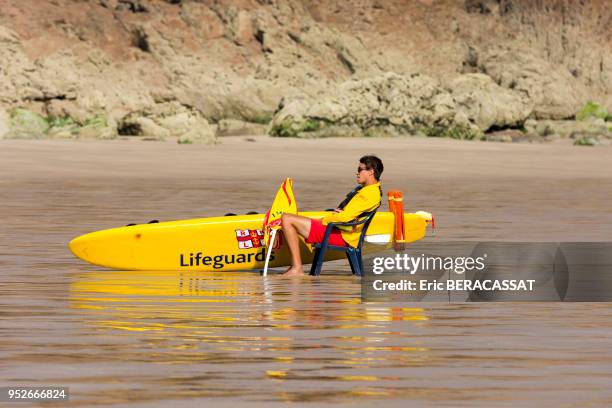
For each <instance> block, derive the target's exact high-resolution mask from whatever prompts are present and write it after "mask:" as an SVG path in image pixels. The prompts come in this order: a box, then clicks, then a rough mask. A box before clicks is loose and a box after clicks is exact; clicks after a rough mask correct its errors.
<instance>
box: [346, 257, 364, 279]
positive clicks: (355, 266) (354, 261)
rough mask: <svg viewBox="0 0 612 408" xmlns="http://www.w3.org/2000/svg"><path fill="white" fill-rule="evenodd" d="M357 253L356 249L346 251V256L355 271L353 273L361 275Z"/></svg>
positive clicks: (352, 270)
mask: <svg viewBox="0 0 612 408" xmlns="http://www.w3.org/2000/svg"><path fill="white" fill-rule="evenodd" d="M355 255H356V254H355V251H346V257H347V258H348V261H349V265H351V272H353V275H357V276H361V274H360V270H359V261H358V260H357V257H356V256H355Z"/></svg>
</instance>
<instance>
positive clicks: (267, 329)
mask: <svg viewBox="0 0 612 408" xmlns="http://www.w3.org/2000/svg"><path fill="white" fill-rule="evenodd" d="M359 293H360V292H359V281H358V280H355V279H353V278H351V277H347V276H343V277H338V276H329V277H326V278H325V281H322V280H315V279H309V278H306V279H304V280H302V281H287V280H285V279H281V278H278V277H271V278H268V279H262V278H261V277H260V276H259V275H255V274H245V273H234V274H231V273H219V274H214V273H201V272H109V271H104V272H86V273H80V274H78V275H75V276H73V279H72V282H71V285H70V308H71V309H72V310H76V311H78V313H80V314H82V322H83V323H84V324H85V325H86V326H87V327H89V328H90V329H91V330H93V331H95V332H96V333H97V335H98V336H106V335H109V336H112V337H113V338H115V339H123V340H121V341H120V343H121V344H122V346H120V347H116V348H115V349H114V350H113V352H114V353H115V356H114V357H113V359H115V358H117V359H120V360H133V359H137V360H138V361H139V362H141V363H142V362H144V363H155V364H164V365H180V366H181V367H190V366H192V367H194V368H197V371H198V372H199V373H200V374H198V375H199V376H202V375H203V374H202V373H201V370H205V371H206V374H205V375H204V377H205V381H204V378H202V379H199V380H198V379H193V378H191V377H187V378H184V377H179V378H180V380H179V379H177V378H173V379H169V380H168V383H166V384H165V386H166V387H165V388H164V392H169V390H170V389H174V391H173V392H176V393H178V394H179V395H183V391H184V389H183V387H184V385H185V384H184V383H183V382H184V381H186V382H187V383H189V384H191V385H193V384H194V381H195V383H196V384H199V385H198V387H199V388H198V389H199V391H200V394H199V395H200V396H201V395H205V394H207V393H209V392H211V393H213V394H214V395H228V396H230V395H232V396H235V395H237V394H238V395H245V396H246V395H248V396H250V397H249V398H254V399H260V398H258V397H257V396H258V395H260V394H261V396H262V397H263V396H264V395H265V399H280V400H327V399H337V398H342V397H347V396H355V395H362V396H368V395H371V396H377V395H378V396H380V395H387V394H388V393H389V391H388V390H385V388H386V387H384V386H383V384H385V383H388V382H389V381H391V382H394V381H398V380H399V379H400V378H399V377H397V376H394V375H377V374H368V373H367V372H368V370H369V369H371V368H372V367H375V366H381V365H384V366H389V367H393V366H402V365H411V364H412V365H414V364H417V363H420V364H422V363H423V362H424V361H426V360H427V359H428V354H427V352H428V350H427V348H426V347H424V346H423V345H422V344H420V343H421V342H419V341H418V340H413V341H411V340H409V338H410V331H409V328H410V325H418V324H420V323H422V322H426V321H427V319H428V317H427V316H426V314H425V312H424V310H423V309H421V308H418V307H387V306H385V305H382V304H380V303H373V304H362V303H361V301H360V299H359V297H358V296H359ZM397 324H401V327H394V326H395V325H397ZM211 364H212V365H214V368H212V369H211V367H210V365H211ZM190 378H191V380H190ZM293 380H299V381H293ZM304 380H308V381H314V382H317V383H320V384H322V385H323V384H324V387H323V388H324V389H325V390H321V389H318V390H317V391H316V392H313V391H306V390H303V389H302V388H303V382H304ZM155 381H160V380H159V379H156V380H155ZM236 381H238V382H239V383H240V385H239V386H238V387H236V388H231V387H228V385H229V384H231V383H234V382H236ZM262 381H264V384H267V385H262V383H261V382H262ZM270 381H272V382H273V383H275V382H277V381H282V382H284V383H287V384H284V385H283V386H282V387H281V388H282V390H283V391H282V392H279V391H274V392H271V390H276V389H277V388H278V387H276V386H274V385H273V384H272V383H270V384H268V382H270ZM290 384H294V385H290ZM365 384H367V386H366V385H365ZM376 384H378V387H381V388H380V389H377V388H376V387H377V385H376ZM372 387H374V388H372ZM266 388H267V390H266ZM223 390H225V391H226V393H224V392H223Z"/></svg>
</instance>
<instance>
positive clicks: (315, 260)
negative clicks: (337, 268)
mask: <svg viewBox="0 0 612 408" xmlns="http://www.w3.org/2000/svg"><path fill="white" fill-rule="evenodd" d="M320 255H321V248H315V251H314V255H313V256H312V265H310V275H311V276H316V275H317V263H318V262H319V256H320Z"/></svg>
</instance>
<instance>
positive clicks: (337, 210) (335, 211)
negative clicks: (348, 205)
mask: <svg viewBox="0 0 612 408" xmlns="http://www.w3.org/2000/svg"><path fill="white" fill-rule="evenodd" d="M339 212H342V210H341V209H339V208H334V214H338V213H339Z"/></svg>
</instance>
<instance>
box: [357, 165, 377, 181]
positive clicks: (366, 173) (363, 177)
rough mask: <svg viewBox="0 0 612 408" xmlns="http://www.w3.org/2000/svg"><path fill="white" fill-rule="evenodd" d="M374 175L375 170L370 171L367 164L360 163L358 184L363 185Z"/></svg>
mask: <svg viewBox="0 0 612 408" xmlns="http://www.w3.org/2000/svg"><path fill="white" fill-rule="evenodd" d="M373 175H374V170H368V169H367V168H366V165H365V164H363V163H359V167H357V183H359V184H361V185H363V184H365V183H366V182H367V181H368V179H369V178H370V177H372V176H373Z"/></svg>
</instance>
